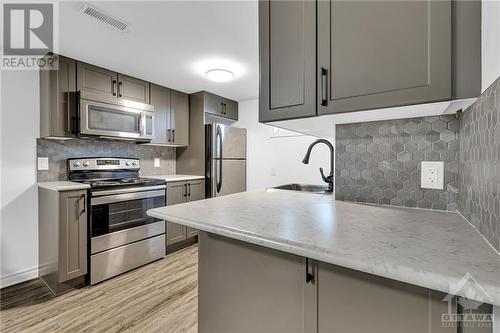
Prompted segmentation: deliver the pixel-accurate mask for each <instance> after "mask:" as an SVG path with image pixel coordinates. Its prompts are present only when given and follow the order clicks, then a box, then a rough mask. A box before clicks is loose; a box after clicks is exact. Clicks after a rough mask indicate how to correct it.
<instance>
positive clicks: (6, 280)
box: [0, 267, 38, 288]
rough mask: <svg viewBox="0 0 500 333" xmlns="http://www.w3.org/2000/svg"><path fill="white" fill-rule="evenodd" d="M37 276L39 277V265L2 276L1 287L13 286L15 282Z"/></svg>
mask: <svg viewBox="0 0 500 333" xmlns="http://www.w3.org/2000/svg"><path fill="white" fill-rule="evenodd" d="M37 277H38V267H33V268H29V269H26V270H24V271H20V272H17V273H14V274H10V275H7V276H2V278H1V279H0V288H5V287H8V286H12V285H14V284H18V283H21V282H24V281H28V280H32V279H35V278H37Z"/></svg>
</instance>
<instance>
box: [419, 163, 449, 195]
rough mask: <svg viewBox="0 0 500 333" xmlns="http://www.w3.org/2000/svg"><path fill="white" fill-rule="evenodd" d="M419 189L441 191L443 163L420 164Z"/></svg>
mask: <svg viewBox="0 0 500 333" xmlns="http://www.w3.org/2000/svg"><path fill="white" fill-rule="evenodd" d="M420 171H421V187H422V188H433V189H440V190H442V189H443V187H444V162H428V161H423V162H422V168H421V170H420Z"/></svg>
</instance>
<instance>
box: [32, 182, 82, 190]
mask: <svg viewBox="0 0 500 333" xmlns="http://www.w3.org/2000/svg"><path fill="white" fill-rule="evenodd" d="M38 187H41V188H44V189H47V190H51V191H59V192H62V191H73V190H86V189H88V188H90V185H88V184H82V183H77V182H68V181H53V182H39V183H38Z"/></svg>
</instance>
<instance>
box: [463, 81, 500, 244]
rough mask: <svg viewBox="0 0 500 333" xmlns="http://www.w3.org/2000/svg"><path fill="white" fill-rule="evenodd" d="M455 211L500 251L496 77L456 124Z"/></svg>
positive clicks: (499, 92) (499, 99) (498, 89)
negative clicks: (456, 179)
mask: <svg viewBox="0 0 500 333" xmlns="http://www.w3.org/2000/svg"><path fill="white" fill-rule="evenodd" d="M459 139H460V154H459V158H460V162H459V170H460V172H459V177H458V181H459V186H460V196H459V199H458V210H459V211H460V213H462V215H463V216H465V218H467V219H468V220H469V221H470V222H471V223H472V224H473V225H474V226H475V227H476V228H477V229H478V230H479V232H480V233H481V234H483V235H484V236H485V237H486V239H488V241H489V242H490V243H491V244H492V245H493V247H495V248H496V249H497V250H499V251H500V78H499V79H497V80H496V81H495V82H494V83H493V84H492V85H491V86H490V87H489V88H488V89H486V91H485V92H484V93H483V94H482V95H481V97H479V99H478V100H477V101H476V103H474V104H473V105H472V106H471V107H470V108H468V109H467V110H465V111H464V113H463V117H462V119H461V121H460V132H459Z"/></svg>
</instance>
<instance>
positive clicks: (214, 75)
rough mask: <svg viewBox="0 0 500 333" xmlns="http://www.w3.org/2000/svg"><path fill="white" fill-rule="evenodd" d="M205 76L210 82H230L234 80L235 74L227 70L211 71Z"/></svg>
mask: <svg viewBox="0 0 500 333" xmlns="http://www.w3.org/2000/svg"><path fill="white" fill-rule="evenodd" d="M205 76H206V78H207V79H209V80H210V81H215V82H228V81H231V80H233V79H234V73H233V72H231V71H228V70H227V69H219V68H216V69H211V70H208V71H207V72H206V73H205Z"/></svg>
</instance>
